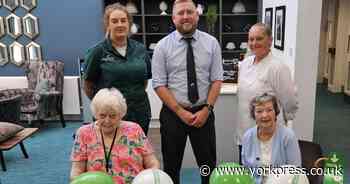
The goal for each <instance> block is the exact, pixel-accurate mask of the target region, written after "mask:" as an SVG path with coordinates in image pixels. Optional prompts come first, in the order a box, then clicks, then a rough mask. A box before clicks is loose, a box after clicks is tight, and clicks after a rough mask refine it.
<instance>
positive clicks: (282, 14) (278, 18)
mask: <svg viewBox="0 0 350 184" xmlns="http://www.w3.org/2000/svg"><path fill="white" fill-rule="evenodd" d="M285 25H286V6H278V7H276V8H275V30H274V47H275V48H276V49H279V50H284V37H285Z"/></svg>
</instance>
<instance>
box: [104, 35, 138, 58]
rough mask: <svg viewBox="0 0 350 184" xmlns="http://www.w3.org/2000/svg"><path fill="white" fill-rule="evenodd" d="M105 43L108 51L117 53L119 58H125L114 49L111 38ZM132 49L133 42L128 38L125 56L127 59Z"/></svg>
mask: <svg viewBox="0 0 350 184" xmlns="http://www.w3.org/2000/svg"><path fill="white" fill-rule="evenodd" d="M104 43H105V47H106V49H107V50H109V51H111V52H113V53H115V54H116V55H118V56H121V57H124V56H122V55H120V54H119V52H118V51H117V50H116V49H115V48H114V47H113V45H112V40H111V39H110V38H109V37H108V38H106V39H105V41H104ZM131 48H132V44H131V40H130V38H127V40H126V55H125V57H127V55H128V51H129V50H130V49H131Z"/></svg>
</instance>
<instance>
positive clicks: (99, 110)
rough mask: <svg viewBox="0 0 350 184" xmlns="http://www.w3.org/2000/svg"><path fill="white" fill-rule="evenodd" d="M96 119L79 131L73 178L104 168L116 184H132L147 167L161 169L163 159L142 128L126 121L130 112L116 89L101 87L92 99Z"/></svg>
mask: <svg viewBox="0 0 350 184" xmlns="http://www.w3.org/2000/svg"><path fill="white" fill-rule="evenodd" d="M91 110H92V113H93V115H94V117H95V118H96V121H95V122H94V123H91V124H88V125H84V126H82V127H80V128H79V129H78V131H77V134H76V135H77V136H76V137H75V142H74V145H73V149H72V154H71V161H72V169H71V179H74V178H75V177H76V176H78V175H80V174H82V173H84V172H88V171H103V172H106V173H108V174H110V175H111V176H112V177H113V180H114V182H115V183H118V184H129V183H131V182H132V180H133V179H134V177H135V176H136V175H137V174H138V173H139V172H141V171H142V170H144V169H148V168H159V166H160V165H159V161H158V160H157V158H156V157H155V155H154V151H153V148H152V146H151V144H150V142H149V141H148V139H147V137H146V136H145V134H144V132H143V131H142V128H141V127H140V126H139V125H138V124H136V123H133V122H128V121H122V118H123V116H124V115H125V113H126V111H127V106H126V102H125V99H124V97H123V95H122V94H121V93H120V92H119V91H118V90H117V89H115V88H111V89H107V88H104V89H101V90H99V91H98V93H97V94H96V95H95V96H94V98H93V99H92V102H91Z"/></svg>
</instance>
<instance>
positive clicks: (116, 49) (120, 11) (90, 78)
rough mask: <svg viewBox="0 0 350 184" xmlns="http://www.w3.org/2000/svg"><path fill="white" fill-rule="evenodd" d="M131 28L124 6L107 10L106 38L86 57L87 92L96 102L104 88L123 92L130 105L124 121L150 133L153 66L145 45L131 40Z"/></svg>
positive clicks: (85, 80) (91, 49)
mask: <svg viewBox="0 0 350 184" xmlns="http://www.w3.org/2000/svg"><path fill="white" fill-rule="evenodd" d="M131 25H132V17H131V16H130V14H129V13H128V12H127V10H126V8H125V7H124V6H122V5H120V4H119V3H115V4H111V5H108V6H107V7H106V9H105V13H104V26H105V31H106V38H105V39H104V40H103V41H102V42H100V43H98V44H96V45H95V46H94V47H92V48H90V49H89V50H88V52H87V54H86V56H85V62H86V68H85V73H84V76H83V77H84V91H85V93H86V95H87V96H88V97H89V98H90V99H92V97H93V96H94V95H95V93H96V92H97V91H98V90H99V89H101V88H111V87H115V88H117V89H119V90H120V91H121V92H122V93H123V95H124V97H125V98H126V101H127V106H128V112H127V114H126V116H125V117H124V120H127V121H133V122H136V123H138V124H139V125H140V126H141V128H142V129H143V131H144V132H145V134H147V132H148V126H149V122H150V118H151V108H150V104H149V100H148V96H147V93H146V91H145V89H146V87H147V80H148V79H150V78H151V71H150V70H151V63H150V58H149V56H148V54H147V50H146V48H145V46H144V45H143V44H141V43H139V42H137V41H135V40H132V39H130V38H128V35H129V31H130V27H131Z"/></svg>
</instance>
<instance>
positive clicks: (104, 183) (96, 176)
mask: <svg viewBox="0 0 350 184" xmlns="http://www.w3.org/2000/svg"><path fill="white" fill-rule="evenodd" d="M70 184H114V181H113V179H112V177H111V176H109V175H108V174H106V173H103V172H86V173H83V174H81V175H79V176H77V177H76V178H75V179H74V180H73V181H72V182H71V183H70Z"/></svg>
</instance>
